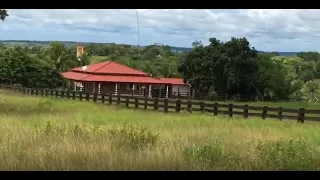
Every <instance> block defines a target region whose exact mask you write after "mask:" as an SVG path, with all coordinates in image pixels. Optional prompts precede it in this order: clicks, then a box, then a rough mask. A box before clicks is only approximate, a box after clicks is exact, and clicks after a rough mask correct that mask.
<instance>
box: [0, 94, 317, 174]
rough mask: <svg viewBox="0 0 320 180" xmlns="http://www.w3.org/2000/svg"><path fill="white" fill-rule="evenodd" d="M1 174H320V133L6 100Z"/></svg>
mask: <svg viewBox="0 0 320 180" xmlns="http://www.w3.org/2000/svg"><path fill="white" fill-rule="evenodd" d="M1 95H2V96H5V97H6V101H5V104H0V119H1V121H0V133H1V136H0V143H1V146H0V159H1V161H0V170H319V169H320V157H319V155H320V154H319V147H320V133H319V132H320V125H319V124H317V123H309V122H306V123H305V124H298V123H296V122H295V121H293V122H291V121H281V122H280V121H276V120H271V119H267V120H265V121H263V120H261V119H260V118H257V119H255V118H249V119H246V120H244V119H242V118H232V119H231V118H228V117H223V116H216V117H213V116H210V115H200V114H183V113H182V114H164V113H161V112H152V111H143V110H133V109H126V108H124V107H115V106H108V105H99V104H93V103H91V102H89V103H88V102H79V101H74V100H64V99H55V98H40V97H29V96H23V95H21V94H18V93H13V92H4V93H2V94H1Z"/></svg>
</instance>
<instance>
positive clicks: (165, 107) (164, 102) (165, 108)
mask: <svg viewBox="0 0 320 180" xmlns="http://www.w3.org/2000/svg"><path fill="white" fill-rule="evenodd" d="M163 105H164V107H163V111H164V112H165V113H167V112H168V99H167V98H166V99H164V100H163Z"/></svg>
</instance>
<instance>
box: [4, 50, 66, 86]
mask: <svg viewBox="0 0 320 180" xmlns="http://www.w3.org/2000/svg"><path fill="white" fill-rule="evenodd" d="M0 64H1V67H0V79H1V81H2V82H6V83H11V84H19V85H22V86H25V87H34V88H37V87H42V88H55V87H60V86H63V85H65V80H64V78H63V77H62V76H61V75H60V73H59V72H58V71H56V70H55V69H52V68H50V67H48V66H44V65H42V64H40V63H39V61H37V60H36V59H35V58H34V57H31V56H30V55H28V54H27V53H25V52H24V51H23V49H22V48H20V47H16V48H13V49H8V50H6V51H4V52H0Z"/></svg>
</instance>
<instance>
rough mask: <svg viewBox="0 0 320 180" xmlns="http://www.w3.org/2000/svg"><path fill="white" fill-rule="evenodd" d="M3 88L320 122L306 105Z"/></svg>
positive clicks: (161, 107)
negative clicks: (259, 104) (220, 102)
mask: <svg viewBox="0 0 320 180" xmlns="http://www.w3.org/2000/svg"><path fill="white" fill-rule="evenodd" d="M0 87H2V88H8V89H13V90H14V91H19V92H22V93H23V94H28V95H36V96H38V95H39V96H44V97H45V96H52V97H57V98H67V99H73V100H75V99H79V100H80V101H90V100H92V101H93V102H95V103H96V102H99V101H100V102H102V103H108V104H116V105H121V104H123V105H125V106H127V107H135V108H139V107H142V108H144V109H153V110H163V111H164V112H165V113H167V112H177V113H178V112H181V111H187V112H189V113H192V112H193V111H198V112H202V113H204V112H207V113H212V114H213V115H218V114H224V115H228V116H230V117H232V116H233V115H240V116H243V118H248V117H250V116H254V117H261V118H262V119H263V120H265V119H266V118H274V119H278V120H282V119H288V120H297V121H298V122H300V123H304V121H305V120H306V121H320V110H308V109H305V108H298V109H291V108H283V107H277V108H276V107H268V106H263V107H262V106H260V107H259V106H249V105H237V104H218V103H208V102H194V101H192V100H187V101H183V100H181V99H176V100H172V99H160V98H148V97H141V96H129V95H121V94H117V95H115V94H113V93H107V94H105V93H103V94H97V93H88V92H86V93H83V92H81V91H68V90H52V89H31V88H23V87H15V86H8V85H0Z"/></svg>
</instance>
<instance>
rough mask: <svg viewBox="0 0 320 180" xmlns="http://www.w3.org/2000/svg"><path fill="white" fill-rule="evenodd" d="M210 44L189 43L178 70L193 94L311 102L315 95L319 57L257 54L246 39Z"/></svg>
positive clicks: (319, 66) (232, 39) (319, 74)
mask: <svg viewBox="0 0 320 180" xmlns="http://www.w3.org/2000/svg"><path fill="white" fill-rule="evenodd" d="M209 42H210V44H209V45H207V46H204V45H202V44H201V42H200V43H199V42H195V43H193V50H192V51H191V52H190V53H188V54H186V56H185V57H183V58H182V59H181V61H180V64H179V67H178V70H179V72H180V73H181V74H182V76H183V78H184V79H185V81H188V82H189V83H191V84H192V85H193V86H194V87H196V90H197V91H200V92H204V93H209V94H212V95H214V94H233V95H234V94H240V95H261V96H265V97H266V98H271V99H274V98H280V99H288V98H291V99H301V98H307V99H312V98H313V96H314V95H316V94H317V93H319V84H318V83H317V82H315V81H314V80H315V79H318V78H320V59H319V58H320V54H319V53H318V52H300V53H298V54H297V56H296V57H281V56H274V55H276V54H275V53H269V54H258V52H257V51H256V50H255V48H254V47H251V46H250V43H249V41H248V40H247V39H246V38H231V40H230V41H227V42H222V41H219V40H218V39H216V38H210V39H209Z"/></svg>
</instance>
